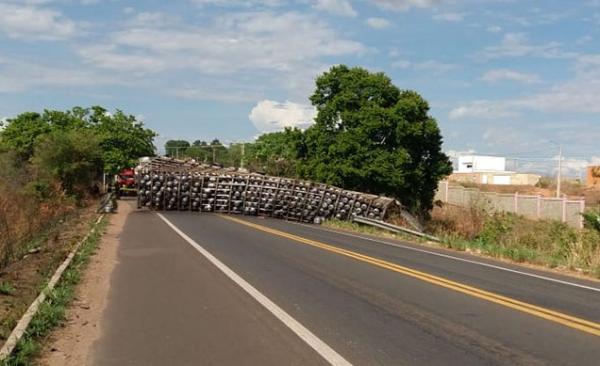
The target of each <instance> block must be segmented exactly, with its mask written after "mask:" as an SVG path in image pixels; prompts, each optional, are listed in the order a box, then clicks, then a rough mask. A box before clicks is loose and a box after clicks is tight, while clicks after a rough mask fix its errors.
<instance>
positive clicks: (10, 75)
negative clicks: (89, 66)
mask: <svg viewBox="0 0 600 366" xmlns="http://www.w3.org/2000/svg"><path fill="white" fill-rule="evenodd" d="M97 85H124V82H123V81H122V80H120V79H118V78H116V77H113V76H106V75H103V74H100V73H97V72H94V71H90V70H82V69H74V68H69V67H67V66H64V67H58V66H49V65H41V64H35V63H31V62H28V61H23V60H0V93H15V92H23V91H26V90H29V89H32V88H37V87H78V86H97Z"/></svg>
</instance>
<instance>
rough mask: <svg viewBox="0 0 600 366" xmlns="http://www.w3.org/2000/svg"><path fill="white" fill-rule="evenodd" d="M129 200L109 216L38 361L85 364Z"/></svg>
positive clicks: (68, 365)
mask: <svg viewBox="0 0 600 366" xmlns="http://www.w3.org/2000/svg"><path fill="white" fill-rule="evenodd" d="M132 210H133V204H132V203H130V202H127V201H121V202H120V205H119V210H118V212H117V213H116V214H114V215H112V216H111V219H110V224H109V225H108V226H107V229H106V233H105V234H104V235H103V236H102V239H101V242H100V245H99V247H98V251H97V252H96V253H95V254H94V256H93V257H92V258H91V261H90V263H89V265H88V267H87V268H86V270H85V271H84V273H83V277H82V279H81V282H80V284H79V285H78V286H77V289H76V292H75V297H74V300H73V302H72V303H71V306H70V307H69V309H68V310H67V314H66V321H65V325H64V326H63V327H62V328H58V329H56V330H55V331H54V332H52V334H51V335H50V336H49V338H48V340H47V341H46V342H45V345H44V348H43V351H42V354H41V356H40V360H39V364H40V365H46V366H54V365H56V366H58V365H64V366H71V365H72V366H80V365H85V364H88V355H89V354H90V350H91V347H92V345H93V343H94V342H95V341H96V340H97V339H98V338H99V337H100V335H101V331H102V330H101V328H100V320H101V318H102V313H103V311H104V309H105V308H106V305H107V297H108V293H109V289H110V278H111V274H112V272H113V270H114V268H115V266H116V264H117V248H118V245H119V236H120V234H121V231H122V230H123V227H124V225H125V221H126V219H127V216H128V215H129V213H130V212H131V211H132Z"/></svg>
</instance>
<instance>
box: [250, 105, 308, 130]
mask: <svg viewBox="0 0 600 366" xmlns="http://www.w3.org/2000/svg"><path fill="white" fill-rule="evenodd" d="M316 114H317V111H316V110H315V108H314V107H312V106H308V105H303V104H298V103H292V102H290V101H286V102H283V103H280V102H275V101H272V100H267V99H266V100H262V101H260V102H258V103H257V104H256V106H255V107H254V108H252V111H251V112H250V115H249V116H248V118H250V121H252V123H253V124H254V126H255V127H256V129H257V130H259V131H261V132H274V131H280V130H282V129H283V128H285V127H298V128H306V127H308V126H310V125H311V124H312V123H313V121H314V118H315V116H316Z"/></svg>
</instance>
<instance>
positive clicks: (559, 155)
mask: <svg viewBox="0 0 600 366" xmlns="http://www.w3.org/2000/svg"><path fill="white" fill-rule="evenodd" d="M561 170H562V145H559V146H558V173H557V174H556V198H560V180H561Z"/></svg>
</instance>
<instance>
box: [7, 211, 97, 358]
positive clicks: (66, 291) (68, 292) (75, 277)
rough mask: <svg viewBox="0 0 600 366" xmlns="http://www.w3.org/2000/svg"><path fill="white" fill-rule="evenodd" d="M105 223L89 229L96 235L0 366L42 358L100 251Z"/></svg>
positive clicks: (75, 259) (90, 236)
mask: <svg viewBox="0 0 600 366" xmlns="http://www.w3.org/2000/svg"><path fill="white" fill-rule="evenodd" d="M106 223H107V220H106V218H105V219H103V220H101V221H100V222H99V223H98V224H95V225H93V226H92V227H90V228H89V229H90V230H91V229H94V231H93V232H92V233H91V234H90V235H89V236H88V238H87V240H86V241H85V242H84V243H82V245H81V246H80V247H79V250H78V251H77V253H76V254H75V256H74V257H73V260H72V261H71V264H70V265H69V267H68V268H67V269H66V270H65V272H64V273H63V276H62V278H61V280H60V281H59V282H58V283H57V285H56V287H55V288H54V289H53V290H52V291H49V292H48V293H47V297H46V300H45V301H44V302H43V303H42V304H41V305H40V307H39V310H38V312H37V314H36V315H35V316H34V317H33V319H32V320H31V323H30V324H29V327H28V328H27V330H26V332H25V334H24V335H23V337H22V338H21V340H20V341H19V343H18V344H17V346H16V347H15V350H14V351H13V353H12V354H11V356H9V357H8V358H7V359H6V360H4V361H3V362H0V366H25V365H31V364H32V361H33V359H34V358H35V357H36V356H37V355H39V352H40V350H41V345H42V342H43V340H44V339H45V338H46V337H47V336H48V334H50V331H51V330H52V329H53V328H54V327H56V326H58V325H60V324H61V323H62V322H63V321H64V320H65V315H66V309H67V306H68V305H69V303H70V302H71V300H72V299H73V295H74V291H75V286H76V285H77V283H79V281H80V280H81V275H82V272H83V270H84V269H85V267H86V266H87V264H88V263H89V260H90V257H91V255H92V254H93V253H94V252H95V251H96V249H97V247H98V242H99V240H100V238H101V236H102V234H103V233H104V230H105V227H106Z"/></svg>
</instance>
